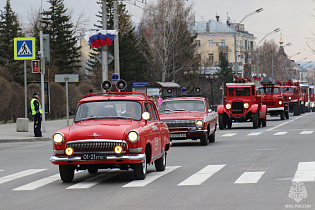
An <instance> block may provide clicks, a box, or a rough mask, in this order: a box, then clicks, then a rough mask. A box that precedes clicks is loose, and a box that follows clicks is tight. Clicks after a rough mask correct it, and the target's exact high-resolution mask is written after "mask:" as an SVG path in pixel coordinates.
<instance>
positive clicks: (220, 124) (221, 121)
mask: <svg viewBox="0 0 315 210" xmlns="http://www.w3.org/2000/svg"><path fill="white" fill-rule="evenodd" d="M219 128H220V130H223V129H224V128H225V122H224V116H223V114H219Z"/></svg>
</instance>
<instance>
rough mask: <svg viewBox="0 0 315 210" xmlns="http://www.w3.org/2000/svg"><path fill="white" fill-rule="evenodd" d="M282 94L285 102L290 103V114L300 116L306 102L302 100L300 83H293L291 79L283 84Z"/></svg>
mask: <svg viewBox="0 0 315 210" xmlns="http://www.w3.org/2000/svg"><path fill="white" fill-rule="evenodd" d="M281 92H282V96H283V98H284V101H285V102H288V103H289V112H293V115H294V116H297V115H300V114H301V105H303V104H304V102H303V101H302V99H301V98H302V96H301V88H300V86H299V84H298V82H293V81H292V80H291V79H289V80H288V81H285V82H283V83H282V86H281ZM302 103H303V104H302Z"/></svg>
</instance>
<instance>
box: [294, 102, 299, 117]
mask: <svg viewBox="0 0 315 210" xmlns="http://www.w3.org/2000/svg"><path fill="white" fill-rule="evenodd" d="M293 115H294V116H298V115H299V107H298V105H297V104H294V105H293Z"/></svg>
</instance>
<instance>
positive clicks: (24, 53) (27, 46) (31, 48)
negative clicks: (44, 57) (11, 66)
mask: <svg viewBox="0 0 315 210" xmlns="http://www.w3.org/2000/svg"><path fill="white" fill-rule="evenodd" d="M35 57H36V54H35V37H24V38H14V60H34V59H35Z"/></svg>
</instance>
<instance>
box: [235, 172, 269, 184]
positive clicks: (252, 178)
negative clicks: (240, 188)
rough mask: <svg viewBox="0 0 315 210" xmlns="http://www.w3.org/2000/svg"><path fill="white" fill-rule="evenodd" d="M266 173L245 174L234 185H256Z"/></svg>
mask: <svg viewBox="0 0 315 210" xmlns="http://www.w3.org/2000/svg"><path fill="white" fill-rule="evenodd" d="M264 173H265V171H255V172H245V173H243V174H242V175H241V176H240V177H239V178H238V179H237V180H236V181H235V182H234V183H235V184H254V183H257V182H258V181H259V179H260V178H261V177H262V175H264Z"/></svg>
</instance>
